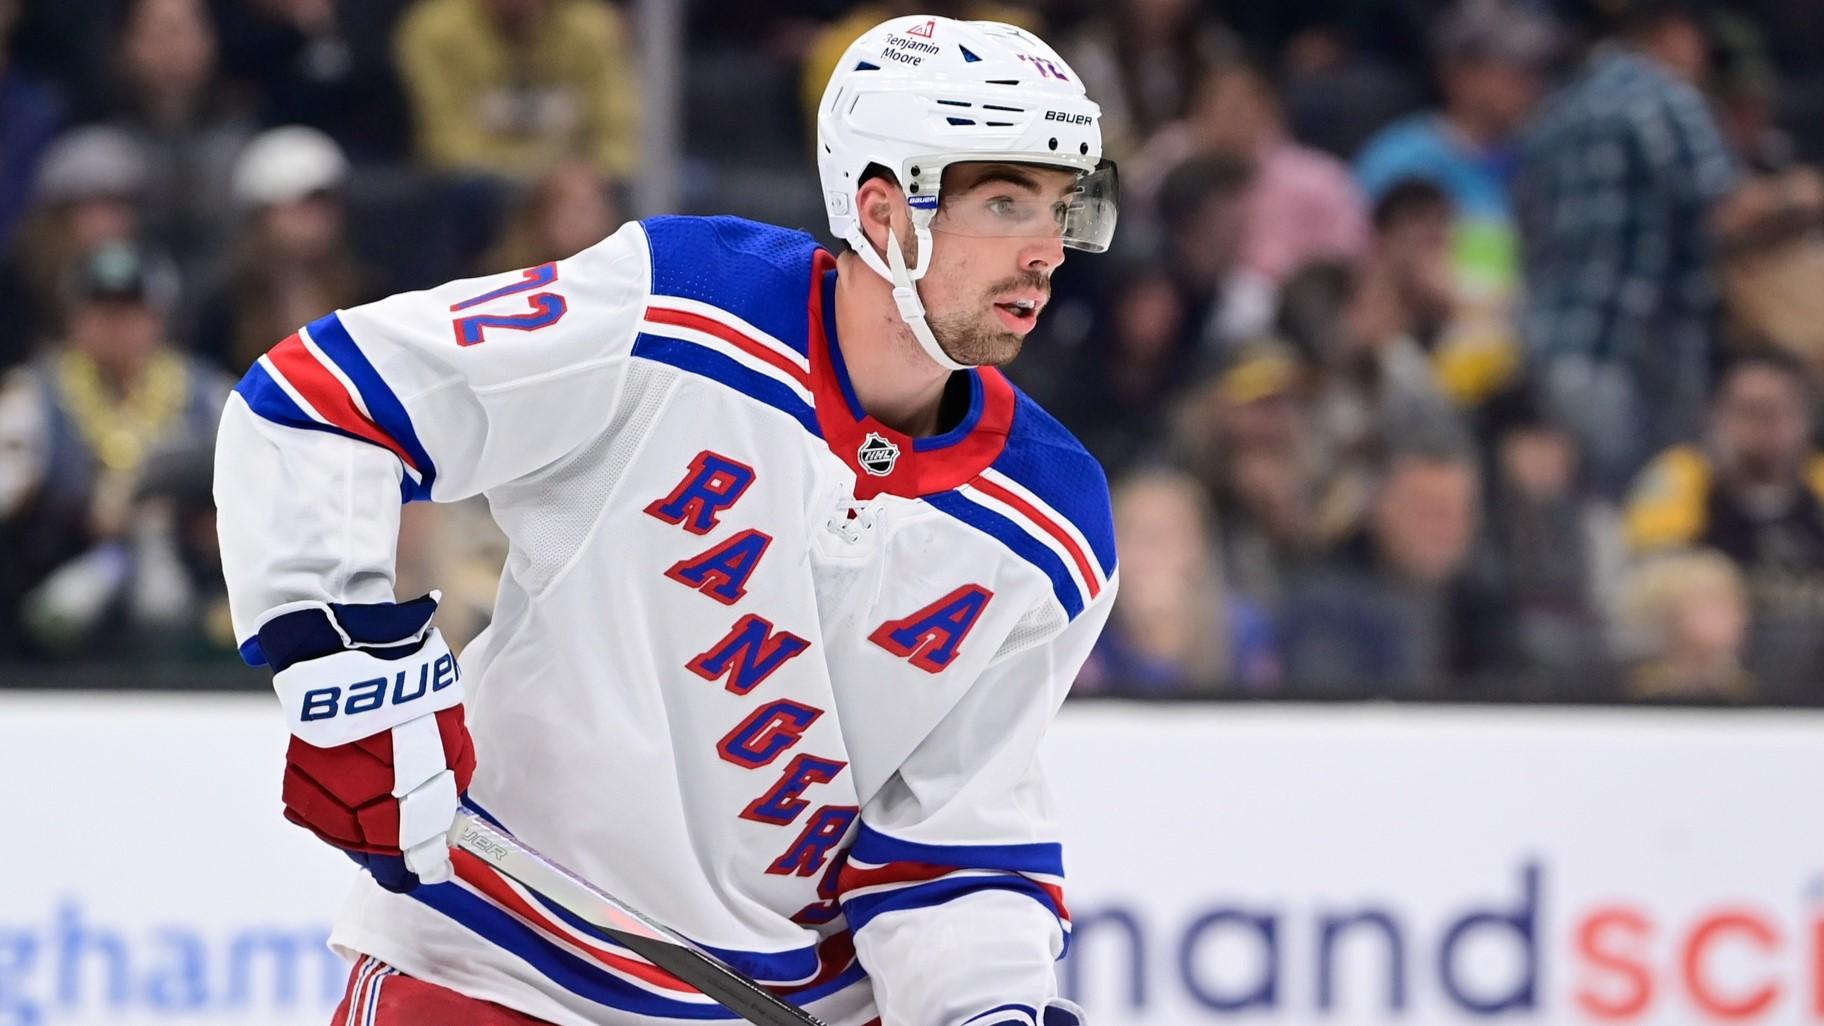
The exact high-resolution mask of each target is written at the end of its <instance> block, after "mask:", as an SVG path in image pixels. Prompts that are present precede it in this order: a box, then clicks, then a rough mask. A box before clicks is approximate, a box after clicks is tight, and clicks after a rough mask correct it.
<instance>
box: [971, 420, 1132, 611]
mask: <svg viewBox="0 0 1824 1026" xmlns="http://www.w3.org/2000/svg"><path fill="white" fill-rule="evenodd" d="M1016 395H1017V397H1018V399H1017V401H1018V405H1017V406H1016V407H1015V411H1014V430H1013V433H1012V434H1011V435H1009V436H1008V439H1007V447H1006V448H1005V449H1003V450H1001V455H1000V456H999V457H998V458H997V459H996V460H995V461H994V469H995V470H998V471H1000V472H1001V473H1003V474H1005V475H1007V476H1008V477H1010V478H1012V479H1013V480H1015V481H1017V482H1019V484H1020V486H1021V487H1023V488H1025V489H1026V490H1027V491H1029V492H1031V493H1032V494H1034V495H1036V496H1038V497H1039V498H1041V499H1043V500H1045V504H1046V505H1048V506H1050V507H1051V508H1052V509H1053V510H1055V511H1057V513H1058V514H1059V515H1060V516H1062V517H1064V518H1065V519H1067V520H1069V521H1070V523H1071V526H1073V527H1075V528H1076V529H1077V532H1078V533H1079V534H1081V535H1082V536H1083V539H1084V540H1085V541H1087V542H1089V547H1090V549H1091V550H1093V551H1094V552H1095V560H1096V562H1097V563H1099V564H1100V565H1101V567H1102V575H1103V576H1104V577H1112V576H1114V573H1115V521H1114V516H1113V515H1112V513H1111V512H1110V510H1109V501H1108V478H1107V477H1106V476H1105V475H1104V474H1103V471H1102V465H1101V464H1100V463H1098V462H1096V458H1095V457H1094V456H1092V455H1090V454H1089V451H1088V450H1087V449H1085V448H1083V444H1082V443H1081V442H1079V441H1077V439H1076V437H1075V436H1074V435H1072V434H1071V433H1070V431H1069V430H1067V429H1066V428H1065V427H1064V425H1062V424H1060V423H1058V421H1057V418H1055V417H1053V416H1052V415H1051V414H1049V413H1047V412H1045V409H1044V407H1042V406H1040V405H1039V404H1038V403H1036V402H1034V401H1033V399H1032V397H1031V396H1029V395H1027V394H1026V393H1025V392H1017V393H1016Z"/></svg>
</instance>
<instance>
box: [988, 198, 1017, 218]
mask: <svg viewBox="0 0 1824 1026" xmlns="http://www.w3.org/2000/svg"><path fill="white" fill-rule="evenodd" d="M1014 206H1015V204H1014V202H1013V198H1012V197H1011V196H996V197H995V198H993V199H991V200H989V201H988V210H989V212H990V213H992V214H994V216H996V217H1012V216H1013V213H1014Z"/></svg>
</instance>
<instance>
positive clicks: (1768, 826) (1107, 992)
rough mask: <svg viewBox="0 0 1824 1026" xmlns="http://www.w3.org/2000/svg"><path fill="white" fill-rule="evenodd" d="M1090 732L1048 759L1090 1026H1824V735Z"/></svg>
mask: <svg viewBox="0 0 1824 1026" xmlns="http://www.w3.org/2000/svg"><path fill="white" fill-rule="evenodd" d="M1082 711H1083V712H1084V713H1085V715H1080V716H1072V717H1067V718H1065V719H1064V720H1063V721H1062V722H1060V723H1059V724H1058V725H1057V727H1056V728H1055V729H1054V731H1053V733H1052V735H1051V736H1050V738H1049V742H1048V744H1049V747H1048V749H1047V764H1048V766H1049V768H1050V771H1051V773H1052V775H1053V776H1052V782H1053V787H1054V790H1055V791H1056V792H1057V795H1058V800H1059V802H1060V804H1061V805H1062V807H1063V811H1064V813H1065V823H1066V831H1067V833H1066V839H1065V848H1064V858H1065V870H1066V873H1067V874H1068V881H1067V884H1066V888H1065V894H1066V898H1067V900H1068V902H1069V904H1070V906H1071V909H1072V912H1073V914H1074V916H1075V917H1076V918H1077V919H1078V920H1079V921H1086V922H1084V926H1085V928H1084V929H1082V930H1080V931H1079V935H1078V937H1077V940H1078V942H1079V944H1078V947H1077V949H1076V950H1075V951H1073V953H1072V958H1071V961H1072V962H1074V963H1076V964H1075V965H1074V967H1073V968H1072V969H1071V970H1070V971H1071V972H1074V973H1075V975H1076V984H1077V986H1076V987H1075V988H1074V989H1075V992H1076V993H1077V995H1078V996H1079V997H1080V998H1081V999H1082V1000H1083V1001H1084V1003H1085V1004H1086V1006H1087V1008H1088V1010H1089V1012H1090V1019H1091V1021H1092V1022H1093V1023H1094V1026H1128V1024H1139V1023H1148V1024H1172V1026H1178V1024H1185V1023H1194V1022H1220V1023H1250V1024H1252V1023H1274V1024H1282V1023H1283V1024H1315V1023H1324V1022H1333V1023H1350V1024H1370V1023H1372V1024H1409V1026H1445V1024H1451V1026H1456V1024H1469V1023H1489V1022H1498V1023H1503V1024H1510V1023H1513V1024H1518V1023H1524V1024H1538V1026H1579V1024H1596V1023H1652V1024H1656V1026H1658V1024H1664V1026H1673V1024H1678V1026H1691V1024H1699V1023H1722V1022H1735V1023H1764V1024H1775V1023H1778V1024H1782V1026H1785V1024H1799V1023H1816V1022H1824V950H1821V947H1820V946H1821V945H1824V788H1821V785H1824V716H1820V715H1818V714H1816V713H1797V712H1791V711H1778V712H1773V711H1739V710H1728V711H1721V710H1719V711H1707V710H1565V709H1558V710H1528V709H1518V708H1511V707H1502V708H1489V709H1463V708H1413V707H1403V708H1393V707H1386V706H1381V707H1366V708H1364V707H1353V708H1352V707H1278V708H1273V707H1258V706H1254V707H1234V706H1231V707H1214V708H1203V709H1196V708H1186V707H1153V708H1133V707H1127V708H1111V707H1102V708H1099V709H1092V710H1082ZM1529 877H1531V878H1532V879H1533V880H1535V881H1536V885H1535V888H1536V890H1535V894H1534V897H1533V898H1532V900H1531V901H1529V900H1528V898H1527V893H1526V889H1527V883H1526V881H1527V880H1528V878H1529ZM1111 913H1113V914H1114V915H1113V917H1112V918H1098V917H1108V916H1109V914H1111ZM1362 914H1370V915H1373V916H1375V917H1376V918H1375V919H1373V920H1370V921H1369V922H1368V923H1367V924H1365V925H1361V926H1357V927H1354V928H1350V929H1345V930H1343V931H1342V932H1340V933H1336V934H1335V935H1334V940H1333V943H1332V944H1330V945H1328V947H1329V949H1330V954H1331V967H1330V971H1329V973H1328V974H1327V976H1328V978H1329V981H1328V987H1329V992H1330V1004H1329V1007H1328V1009H1327V1010H1326V1009H1325V1008H1324V1006H1323V1004H1322V1002H1321V996H1322V994H1323V991H1324V989H1325V980H1324V976H1325V975H1326V974H1322V973H1320V972H1319V962H1320V958H1321V955H1322V951H1323V948H1324V947H1325V946H1324V945H1322V944H1321V943H1320V937H1321V935H1322V932H1323V928H1322V924H1323V923H1324V921H1325V917H1326V916H1328V917H1331V919H1332V920H1333V921H1335V920H1344V919H1348V918H1350V917H1353V916H1359V915H1362ZM1465 923H1467V925H1463V926H1459V924H1465ZM1453 931H1454V932H1455V934H1456V941H1455V942H1454V944H1452V945H1451V953H1452V967H1451V969H1450V970H1449V973H1448V979H1447V977H1446V971H1445V970H1444V969H1443V968H1441V966H1440V960H1441V955H1442V952H1443V950H1444V948H1445V943H1446V939H1447V938H1448V937H1449V936H1450V935H1451V934H1452V933H1453ZM1585 931H1588V934H1587V935H1586V933H1585ZM1390 934H1392V935H1397V937H1398V940H1399V950H1400V951H1401V952H1402V954H1401V956H1399V959H1400V961H1402V962H1403V965H1401V966H1400V969H1402V970H1403V971H1402V973H1401V974H1400V975H1401V985H1402V987H1403V991H1404V993H1403V995H1402V997H1403V1001H1402V1002H1401V1003H1400V1006H1399V1007H1398V1008H1395V1007H1393V1003H1392V998H1391V996H1390V990H1391V988H1392V986H1393V984H1392V982H1391V981H1390V979H1389V977H1390V975H1391V973H1392V970H1393V963H1394V962H1395V956H1394V955H1393V954H1392V953H1391V952H1390V948H1392V946H1393V945H1392V943H1391V942H1390ZM1523 934H1530V941H1529V940H1528V939H1527V938H1526V937H1525V936H1523ZM1135 936H1138V937H1139V938H1140V943H1141V944H1142V945H1143V954H1142V955H1141V957H1140V959H1139V968H1138V971H1137V972H1136V970H1135V968H1134V966H1133V965H1132V962H1131V959H1132V957H1133V955H1132V938H1133V937H1135ZM1136 977H1138V978H1139V982H1138V984H1136ZM1136 985H1137V986H1138V987H1139V990H1138V992H1137V993H1136V991H1135V987H1136ZM1453 989H1454V991H1455V994H1456V996H1453V994H1452V990H1453ZM1136 999H1138V1000H1136ZM1478 1006H1479V1007H1478ZM1497 1006H1501V1007H1500V1008H1499V1010H1497Z"/></svg>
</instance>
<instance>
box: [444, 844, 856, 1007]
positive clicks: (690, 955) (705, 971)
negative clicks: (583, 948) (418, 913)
mask: <svg viewBox="0 0 1824 1026" xmlns="http://www.w3.org/2000/svg"><path fill="white" fill-rule="evenodd" d="M450 846H451V847H452V848H461V849H462V850H463V851H466V852H468V853H469V854H471V855H474V856H475V857H476V858H479V859H481V860H482V861H483V862H486V863H487V864H488V865H490V866H493V867H494V868H495V869H497V870H499V871H500V872H501V873H504V874H505V875H507V876H509V877H512V878H513V879H514V880H517V881H519V882H520V883H521V884H524V885H525V886H527V887H530V888H531V889H532V890H534V891H537V892H538V893H539V894H541V895H543V896H544V897H545V898H548V899H550V900H551V901H553V902H556V903H557V904H558V905H561V906H562V907H563V908H564V909H565V910H566V911H568V912H571V913H573V914H574V915H576V916H577V917H579V918H581V919H582V920H584V921H585V922H587V923H589V924H591V925H593V926H595V927H597V928H598V929H600V930H601V931H602V932H603V933H605V934H607V935H608V936H609V937H611V938H613V939H614V940H615V941H616V942H617V943H620V944H623V945H625V946H626V947H627V948H629V949H630V950H632V951H633V952H634V953H635V954H637V955H639V956H640V957H641V958H644V959H646V960H647V961H648V962H651V963H652V964H653V965H656V966H658V967H659V968H661V969H663V970H665V971H666V972H668V973H670V974H672V975H673V976H676V977H677V978H678V979H680V980H683V981H684V982H685V983H688V984H690V985H691V986H693V987H695V988H697V989H698V990H700V991H702V992H703V993H704V994H706V995H708V996H709V997H710V998H713V999H714V1000H715V1001H716V1002H717V1003H718V1004H720V1005H722V1007H724V1008H726V1009H728V1010H729V1011H731V1012H734V1013H735V1014H736V1015H739V1016H741V1017H742V1018H743V1019H746V1020H747V1021H748V1022H751V1023H754V1024H755V1026H824V1024H823V1022H822V1021H821V1020H819V1019H818V1018H817V1017H816V1016H813V1015H811V1014H810V1013H809V1012H806V1011H804V1010H803V1009H801V1008H799V1007H797V1006H796V1005H793V1004H791V1003H790V1002H788V1001H785V1000H784V999H782V998H779V997H776V996H774V995H773V994H772V993H770V992H768V991H767V990H766V989H765V988H763V987H761V986H760V985H759V984H758V983H756V982H754V981H753V980H752V979H750V978H749V977H748V976H746V975H745V974H743V973H742V972H740V971H739V970H737V969H735V968H733V967H732V966H730V965H728V964H727V963H726V962H723V961H722V960H721V959H719V958H717V957H716V956H714V955H712V954H710V953H709V952H707V951H704V950H703V949H701V948H699V947H697V946H696V945H695V944H692V943H691V942H690V941H689V940H686V939H685V938H684V937H682V936H680V935H679V934H677V933H675V932H673V931H672V930H670V929H667V928H666V927H665V926H663V925H661V924H659V923H658V922H656V921H654V920H653V919H651V918H650V917H648V916H646V915H645V914H643V913H641V912H640V911H639V910H637V909H635V908H633V907H632V906H629V905H627V904H626V903H625V902H622V901H621V900H620V899H618V898H616V897H614V896H613V895H611V894H609V893H608V892H607V891H604V890H602V889H601V888H599V887H597V886H595V885H594V884H592V883H590V882H589V881H587V880H584V879H583V878H582V877H580V876H577V875H576V874H575V873H572V872H571V871H570V870H568V869H565V868H564V867H563V866H561V865H559V864H558V863H556V862H553V861H552V860H551V859H549V858H547V857H545V856H543V855H540V854H539V853H538V852H537V851H535V850H533V849H532V848H531V847H529V846H528V845H527V844H526V843H525V842H524V841H521V840H520V839H519V838H517V837H514V836H513V835H512V834H510V833H508V832H506V831H505V830H502V829H501V828H499V827H497V826H495V825H494V824H492V823H490V822H488V821H487V820H486V819H483V818H482V817H481V816H480V815H478V814H476V813H475V812H474V811H473V810H472V809H466V808H465V809H459V810H458V811H457V813H456V825H455V826H453V827H452V828H451V829H450Z"/></svg>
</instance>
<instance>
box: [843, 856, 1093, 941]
mask: <svg viewBox="0 0 1824 1026" xmlns="http://www.w3.org/2000/svg"><path fill="white" fill-rule="evenodd" d="M983 891H1013V892H1014V893H1016V894H1024V895H1026V896H1027V897H1029V898H1031V899H1032V900H1034V901H1036V902H1038V903H1039V904H1040V905H1042V906H1044V907H1045V909H1046V910H1047V911H1049V912H1050V913H1051V914H1052V916H1053V917H1055V918H1056V919H1057V920H1058V923H1059V928H1060V930H1061V932H1062V933H1063V934H1064V945H1065V947H1066V948H1068V947H1069V946H1070V931H1069V930H1068V929H1064V928H1063V924H1064V922H1065V919H1064V917H1063V916H1062V915H1060V914H1059V912H1058V906H1057V905H1056V904H1054V903H1053V902H1052V900H1051V895H1049V894H1046V893H1045V890H1044V888H1042V887H1040V886H1039V885H1038V884H1036V883H1033V882H1032V881H1031V880H1028V879H1026V878H1025V877H1023V876H1018V875H1015V874H1012V873H1006V874H997V875H995V876H964V877H957V878H954V879H946V880H933V881H931V882H930V883H922V884H915V885H913V886H911V887H901V888H899V889H897V890H891V891H881V892H877V893H874V894H865V895H862V896H861V897H859V898H851V899H849V900H847V901H845V902H843V903H842V914H843V915H844V916H845V917H847V918H848V921H849V929H850V930H853V931H855V932H856V933H860V932H861V931H862V929H864V928H865V927H866V926H867V925H868V923H870V922H872V921H873V920H874V918H875V917H877V916H882V915H885V914H887V913H888V912H903V911H908V910H911V909H920V908H934V907H936V906H938V905H942V904H944V903H946V902H951V901H955V900H956V899H958V898H960V897H963V896H964V895H967V894H977V893H980V892H983ZM1059 957H1062V955H1060V956H1059Z"/></svg>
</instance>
